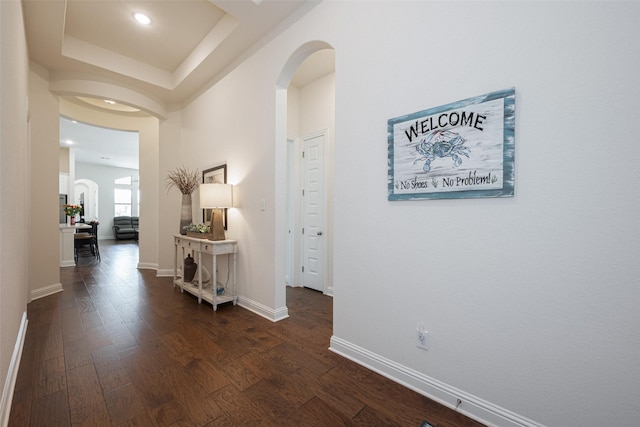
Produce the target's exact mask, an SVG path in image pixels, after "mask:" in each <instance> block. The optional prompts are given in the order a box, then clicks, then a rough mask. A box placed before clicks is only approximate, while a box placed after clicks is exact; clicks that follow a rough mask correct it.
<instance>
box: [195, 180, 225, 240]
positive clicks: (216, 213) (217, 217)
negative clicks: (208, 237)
mask: <svg viewBox="0 0 640 427" xmlns="http://www.w3.org/2000/svg"><path fill="white" fill-rule="evenodd" d="M199 188H200V190H199V191H200V207H201V208H202V209H211V234H212V236H213V237H212V240H225V236H224V225H223V224H222V215H223V211H222V209H224V208H232V207H233V186H232V185H231V184H200V187H199Z"/></svg>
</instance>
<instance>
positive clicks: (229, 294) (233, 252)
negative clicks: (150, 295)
mask: <svg viewBox="0 0 640 427" xmlns="http://www.w3.org/2000/svg"><path fill="white" fill-rule="evenodd" d="M173 239H174V247H175V256H174V269H173V286H177V287H179V288H180V291H181V292H184V291H186V292H188V293H190V294H192V295H195V296H196V297H197V298H198V303H202V301H203V300H204V301H207V302H208V303H210V304H211V305H212V306H213V311H216V310H217V308H218V305H219V304H224V303H227V302H233V305H236V304H237V302H238V297H237V294H236V263H237V260H236V257H237V253H238V242H237V241H236V240H217V241H213V240H207V239H198V238H195V237H188V236H183V235H181V234H174V235H173ZM188 253H191V254H192V256H194V258H196V257H197V263H198V270H197V272H196V277H194V278H193V281H194V282H196V283H195V284H194V283H191V282H186V283H185V282H184V281H183V275H182V272H183V271H184V259H185V256H186V254H188ZM203 253H204V254H209V255H211V256H212V257H211V258H212V262H211V267H212V270H211V284H210V285H205V286H202V268H200V266H202V265H203V264H202V254H203ZM218 255H228V256H232V257H233V266H232V267H231V269H230V271H229V274H230V275H232V277H233V279H232V280H231V283H230V285H229V287H227V288H225V292H224V293H223V294H221V295H217V293H216V292H215V289H216V288H217V284H218V280H217V279H218V278H217V276H218V274H217V273H218V269H217V256H218ZM178 266H180V268H179V269H178ZM178 273H180V274H178Z"/></svg>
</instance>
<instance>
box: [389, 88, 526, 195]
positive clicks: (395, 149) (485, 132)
mask: <svg viewBox="0 0 640 427" xmlns="http://www.w3.org/2000/svg"><path fill="white" fill-rule="evenodd" d="M387 129H388V159H387V162H388V163H387V167H388V181H387V190H388V199H389V200H415V199H465V198H477V197H512V196H513V194H514V192H513V190H514V184H515V178H514V157H515V132H514V131H515V89H514V88H510V89H505V90H501V91H497V92H491V93H488V94H485V95H481V96H476V97H474V98H469V99H465V100H462V101H457V102H453V103H451V104H447V105H442V106H439V107H434V108H430V109H428V110H424V111H419V112H417V113H413V114H408V115H405V116H401V117H396V118H393V119H389V121H388V128H387Z"/></svg>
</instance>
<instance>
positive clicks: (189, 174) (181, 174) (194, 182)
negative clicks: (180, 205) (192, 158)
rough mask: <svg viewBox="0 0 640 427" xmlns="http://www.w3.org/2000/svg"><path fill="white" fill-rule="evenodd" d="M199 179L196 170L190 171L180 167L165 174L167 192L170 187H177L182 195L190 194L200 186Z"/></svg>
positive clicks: (198, 173)
mask: <svg viewBox="0 0 640 427" xmlns="http://www.w3.org/2000/svg"><path fill="white" fill-rule="evenodd" d="M200 179H201V178H200V172H198V170H197V169H196V170H195V171H190V170H189V169H187V168H185V167H184V166H180V167H179V168H177V169H175V170H173V171H170V172H169V173H168V174H167V191H169V189H170V188H171V187H177V188H178V190H180V192H181V193H182V194H191V193H193V192H194V191H196V188H198V186H199V185H200Z"/></svg>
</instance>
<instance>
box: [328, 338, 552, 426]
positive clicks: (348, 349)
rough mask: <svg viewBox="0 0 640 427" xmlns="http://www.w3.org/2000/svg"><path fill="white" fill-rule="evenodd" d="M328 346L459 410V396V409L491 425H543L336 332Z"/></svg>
mask: <svg viewBox="0 0 640 427" xmlns="http://www.w3.org/2000/svg"><path fill="white" fill-rule="evenodd" d="M329 350H331V351H333V352H334V353H337V354H339V355H341V356H343V357H345V358H347V359H349V360H351V361H353V362H355V363H357V364H359V365H362V366H364V367H365V368H368V369H370V370H372V371H374V372H377V373H378V374H380V375H382V376H384V377H387V378H389V379H390V380H392V381H395V382H397V383H398V384H401V385H403V386H405V387H407V388H409V389H411V390H413V391H415V392H416V393H420V394H422V395H423V396H426V397H428V398H429V399H432V400H434V401H436V402H438V403H440V404H442V405H444V406H447V407H449V408H451V409H454V410H456V403H457V400H458V399H460V400H461V404H460V405H458V408H457V411H458V412H460V413H462V414H464V415H466V416H468V417H469V418H472V419H474V420H476V421H479V422H481V423H483V424H486V425H488V426H500V427H544V426H543V425H542V424H539V423H537V422H535V421H533V420H530V419H527V418H525V417H523V416H521V415H518V414H515V413H513V412H511V411H509V410H507V409H504V408H501V407H499V406H497V405H494V404H493V403H490V402H487V401H485V400H483V399H480V398H479V397H476V396H473V395H471V394H469V393H466V392H464V391H462V390H458V389H456V388H455V387H452V386H450V385H448V384H445V383H443V382H440V381H438V380H436V379H435V378H431V377H428V376H426V375H424V374H422V373H420V372H418V371H414V370H413V369H410V368H407V367H406V366H403V365H400V364H398V363H396V362H394V361H392V360H389V359H386V358H384V357H382V356H380V355H378V354H376V353H373V352H371V351H369V350H367V349H364V348H362V347H359V346H357V345H355V344H352V343H350V342H348V341H346V340H343V339H341V338H338V337H336V336H332V337H331V342H330V345H329Z"/></svg>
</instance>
